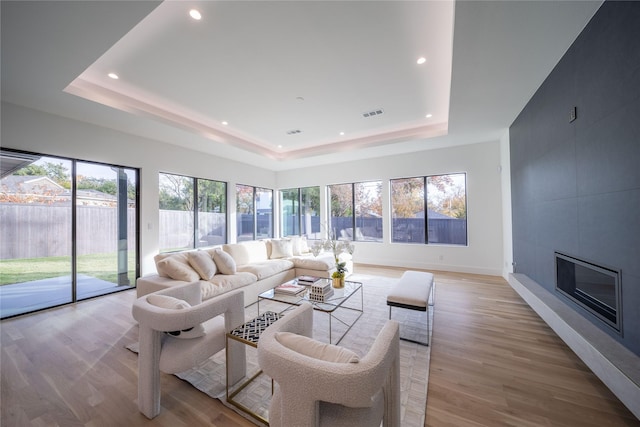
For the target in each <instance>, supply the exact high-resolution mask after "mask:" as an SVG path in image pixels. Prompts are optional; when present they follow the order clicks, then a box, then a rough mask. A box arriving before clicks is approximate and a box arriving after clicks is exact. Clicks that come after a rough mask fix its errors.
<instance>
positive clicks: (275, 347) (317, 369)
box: [258, 303, 400, 427]
mask: <svg viewBox="0 0 640 427" xmlns="http://www.w3.org/2000/svg"><path fill="white" fill-rule="evenodd" d="M312 329H313V308H312V306H311V305H310V304H308V303H307V304H303V305H301V306H300V307H297V308H296V309H294V310H292V311H291V312H289V313H287V314H286V315H285V316H284V317H283V318H282V319H280V320H278V321H277V322H275V323H274V324H272V325H271V326H269V327H268V328H267V329H266V330H265V331H264V332H263V333H262V335H261V337H260V342H259V344H258V363H259V365H260V367H261V369H262V370H263V372H264V373H266V374H267V375H269V376H270V377H271V378H273V379H274V380H275V382H276V387H275V391H274V394H273V397H272V400H271V405H270V407H269V425H270V426H271V427H290V426H296V427H307V426H308V427H315V426H332V427H337V426H349V427H355V426H379V425H380V423H381V421H382V422H383V425H384V426H385V427H399V426H400V343H399V325H398V322H396V321H394V320H389V321H387V323H386V324H385V326H384V327H383V329H382V330H381V331H380V333H379V334H378V336H377V338H376V340H375V341H374V343H373V345H372V346H371V348H370V349H369V352H368V353H367V354H366V355H365V356H364V357H361V358H358V357H357V355H355V353H353V352H351V351H350V350H347V349H344V348H343V347H338V346H333V345H331V344H324V343H320V342H318V341H315V340H312V339H311V340H309V339H308V338H303V339H301V341H302V342H304V341H305V340H306V341H307V342H306V343H305V344H304V345H303V347H304V348H300V346H299V344H300V343H296V345H295V346H294V345H291V341H289V340H290V339H291V336H292V334H290V333H293V334H297V336H303V337H309V338H310V337H311V334H312ZM287 333H289V334H287ZM285 337H286V340H285ZM298 350H302V351H301V352H300V351H298ZM345 352H346V353H350V354H352V355H354V356H356V360H357V361H356V362H355V363H354V360H353V358H349V357H347V359H345V357H344V356H345V354H344V353H345ZM338 353H339V358H340V359H341V360H342V361H340V362H336V361H328V360H329V359H330V360H336V354H338ZM358 359H359V360H358Z"/></svg>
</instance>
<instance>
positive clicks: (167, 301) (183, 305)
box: [147, 294, 205, 339]
mask: <svg viewBox="0 0 640 427" xmlns="http://www.w3.org/2000/svg"><path fill="white" fill-rule="evenodd" d="M147 302H148V303H149V304H151V305H155V306H156V307H161V308H166V309H169V310H183V309H187V308H191V304H189V303H188V302H186V301H184V300H181V299H178V298H174V297H171V296H169V295H154V294H151V295H149V296H147ZM166 334H168V335H171V336H172V337H175V338H181V339H191V338H199V337H202V336H204V335H205V331H204V326H202V324H201V323H199V324H197V325H196V326H194V327H193V328H188V329H184V330H182V331H166Z"/></svg>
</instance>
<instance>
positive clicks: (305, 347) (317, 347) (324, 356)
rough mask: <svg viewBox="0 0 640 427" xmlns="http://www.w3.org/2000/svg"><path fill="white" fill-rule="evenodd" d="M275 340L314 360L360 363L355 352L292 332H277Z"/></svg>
mask: <svg viewBox="0 0 640 427" xmlns="http://www.w3.org/2000/svg"><path fill="white" fill-rule="evenodd" d="M275 339H276V341H278V342H279V343H280V344H282V345H283V346H285V347H287V348H289V349H291V350H293V351H295V352H296V353H300V354H304V355H305V356H309V357H312V358H314V359H320V360H324V361H325V362H333V363H358V362H359V361H360V358H359V357H358V355H357V354H356V353H354V352H353V351H351V350H349V349H347V348H344V347H339V346H337V345H333V344H326V343H323V342H320V341H316V340H314V339H313V338H309V337H305V336H304V335H298V334H294V333H291V332H276V334H275Z"/></svg>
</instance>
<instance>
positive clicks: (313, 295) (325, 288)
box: [309, 280, 333, 302]
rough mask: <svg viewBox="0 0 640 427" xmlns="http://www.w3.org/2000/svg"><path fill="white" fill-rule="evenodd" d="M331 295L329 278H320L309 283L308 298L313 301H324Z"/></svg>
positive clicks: (331, 289)
mask: <svg viewBox="0 0 640 427" xmlns="http://www.w3.org/2000/svg"><path fill="white" fill-rule="evenodd" d="M331 296H333V288H332V287H331V282H329V280H320V281H318V282H316V283H315V284H313V285H311V288H310V291H309V300H310V301H314V302H325V301H327V300H328V299H329V298H331Z"/></svg>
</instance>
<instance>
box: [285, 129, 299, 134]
mask: <svg viewBox="0 0 640 427" xmlns="http://www.w3.org/2000/svg"><path fill="white" fill-rule="evenodd" d="M299 133H302V131H301V130H300V129H292V130H288V131H287V135H297V134H299Z"/></svg>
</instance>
